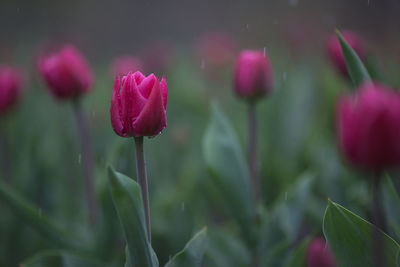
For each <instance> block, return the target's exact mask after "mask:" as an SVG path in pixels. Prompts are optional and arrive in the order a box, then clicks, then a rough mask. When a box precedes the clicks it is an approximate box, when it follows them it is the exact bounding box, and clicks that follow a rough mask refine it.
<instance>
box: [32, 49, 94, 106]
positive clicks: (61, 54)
mask: <svg viewBox="0 0 400 267" xmlns="http://www.w3.org/2000/svg"><path fill="white" fill-rule="evenodd" d="M38 67H39V71H40V73H41V75H42V77H43V79H44V80H45V81H46V83H47V85H48V87H49V89H50V92H51V93H52V94H53V95H54V96H55V97H56V98H58V99H69V98H74V97H78V96H80V95H82V94H85V93H87V92H88V91H89V89H90V86H91V85H92V82H93V74H92V71H91V69H90V67H89V65H88V63H87V61H86V59H85V58H84V57H83V55H82V54H81V53H80V52H79V51H78V50H77V49H76V48H75V47H74V46H72V45H65V46H64V47H63V48H62V49H61V50H59V51H58V52H55V53H51V54H49V55H45V56H41V57H40V59H39V61H38Z"/></svg>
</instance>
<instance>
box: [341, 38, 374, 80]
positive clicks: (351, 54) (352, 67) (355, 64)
mask: <svg viewBox="0 0 400 267" xmlns="http://www.w3.org/2000/svg"><path fill="white" fill-rule="evenodd" d="M336 35H337V37H338V38H339V42H340V46H341V47H342V51H343V55H344V58H345V60H346V65H347V70H348V72H349V75H350V78H351V80H352V81H353V83H354V85H355V86H358V85H360V84H361V83H363V82H367V81H370V80H371V76H370V75H369V73H368V70H367V68H366V67H365V66H364V64H363V62H362V61H361V59H360V58H359V56H358V55H357V53H356V52H355V51H354V50H353V48H351V46H350V45H349V44H348V43H347V42H346V40H344V38H343V36H342V34H341V33H340V31H339V30H336Z"/></svg>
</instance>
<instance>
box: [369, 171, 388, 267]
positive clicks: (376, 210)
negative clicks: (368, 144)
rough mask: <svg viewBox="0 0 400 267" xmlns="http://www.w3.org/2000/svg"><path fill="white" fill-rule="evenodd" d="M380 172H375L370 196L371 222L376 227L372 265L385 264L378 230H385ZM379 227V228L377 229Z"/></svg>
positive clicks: (381, 240)
mask: <svg viewBox="0 0 400 267" xmlns="http://www.w3.org/2000/svg"><path fill="white" fill-rule="evenodd" d="M381 184H382V181H381V174H380V173H377V174H376V176H375V177H374V185H373V188H372V190H373V194H372V195H373V197H372V201H373V203H372V208H373V211H372V214H373V222H374V224H375V226H376V227H377V228H375V229H374V233H373V241H374V246H373V249H374V251H373V253H374V266H377V267H379V266H385V262H384V257H383V249H384V248H383V239H382V234H381V233H380V230H382V231H383V232H386V222H385V216H384V214H383V205H382V194H381ZM379 229H380V230H379Z"/></svg>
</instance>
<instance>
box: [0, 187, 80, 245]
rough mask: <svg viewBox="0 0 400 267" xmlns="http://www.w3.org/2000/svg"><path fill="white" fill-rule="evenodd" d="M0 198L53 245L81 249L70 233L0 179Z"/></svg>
mask: <svg viewBox="0 0 400 267" xmlns="http://www.w3.org/2000/svg"><path fill="white" fill-rule="evenodd" d="M0 199H1V200H2V201H3V202H4V203H5V204H7V205H8V206H9V207H10V208H11V210H12V211H13V212H14V213H15V214H16V215H17V216H18V217H19V218H20V219H21V221H24V222H26V223H27V224H28V225H30V226H31V227H32V228H33V229H34V230H35V231H37V232H38V233H39V234H40V235H42V236H43V237H45V238H47V239H48V240H49V241H50V242H51V243H52V244H53V245H54V246H56V247H60V248H67V249H72V250H81V249H83V248H82V246H81V245H79V243H78V242H79V241H77V240H76V239H75V238H74V237H72V236H71V234H69V233H67V232H65V231H63V230H61V229H60V228H59V227H58V226H57V225H56V224H54V223H53V222H52V221H51V220H50V219H49V218H47V217H46V216H45V215H44V214H43V212H42V211H41V209H40V208H37V207H35V206H34V205H33V204H32V203H30V202H29V201H28V200H26V199H24V198H23V197H22V196H21V195H20V194H19V193H18V192H16V191H15V190H14V189H12V188H11V187H9V186H8V185H7V184H6V183H4V182H3V181H1V180H0Z"/></svg>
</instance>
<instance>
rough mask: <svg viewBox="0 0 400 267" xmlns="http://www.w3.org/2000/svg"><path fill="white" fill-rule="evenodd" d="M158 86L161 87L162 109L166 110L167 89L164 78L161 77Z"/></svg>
mask: <svg viewBox="0 0 400 267" xmlns="http://www.w3.org/2000/svg"><path fill="white" fill-rule="evenodd" d="M160 86H161V95H162V98H163V104H164V109H165V110H167V102H168V87H167V80H166V79H165V76H163V77H162V80H161V83H160Z"/></svg>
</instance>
